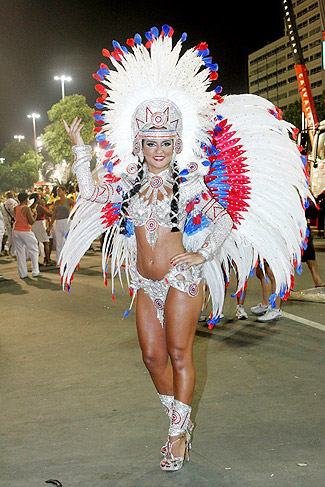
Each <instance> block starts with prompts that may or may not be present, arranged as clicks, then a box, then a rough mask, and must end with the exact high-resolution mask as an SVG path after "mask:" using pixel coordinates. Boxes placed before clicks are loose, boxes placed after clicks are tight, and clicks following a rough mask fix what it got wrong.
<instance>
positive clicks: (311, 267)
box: [307, 260, 324, 286]
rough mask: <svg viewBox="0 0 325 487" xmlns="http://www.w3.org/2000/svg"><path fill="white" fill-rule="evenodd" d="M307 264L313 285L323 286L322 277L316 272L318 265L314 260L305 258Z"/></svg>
mask: <svg viewBox="0 0 325 487" xmlns="http://www.w3.org/2000/svg"><path fill="white" fill-rule="evenodd" d="M307 265H308V268H309V270H310V273H311V277H312V278H313V281H314V285H315V286H324V283H323V281H322V278H321V277H320V275H319V272H318V266H317V261H316V260H307Z"/></svg>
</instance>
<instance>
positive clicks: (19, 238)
mask: <svg viewBox="0 0 325 487" xmlns="http://www.w3.org/2000/svg"><path fill="white" fill-rule="evenodd" d="M21 233H22V235H20V234H21ZM24 233H25V232H19V231H18V230H14V231H13V233H12V238H13V241H14V242H15V246H16V249H17V250H18V251H22V250H24V248H25V242H24V240H23V236H24Z"/></svg>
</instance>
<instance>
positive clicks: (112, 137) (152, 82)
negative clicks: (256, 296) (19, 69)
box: [60, 25, 311, 327]
mask: <svg viewBox="0 0 325 487" xmlns="http://www.w3.org/2000/svg"><path fill="white" fill-rule="evenodd" d="M172 36H173V29H172V28H171V27H169V26H167V25H165V26H163V28H162V31H161V32H159V31H158V29H157V28H156V27H153V28H152V29H151V30H150V31H148V32H146V43H145V44H143V43H142V38H141V36H140V35H139V34H136V35H135V37H134V38H132V39H128V40H127V45H128V46H129V47H126V46H121V45H120V44H119V43H118V42H116V41H113V47H114V50H113V52H110V51H108V50H107V49H103V55H104V56H106V57H108V58H109V59H110V61H111V63H112V69H109V68H108V66H107V65H106V64H104V63H102V64H101V65H100V69H99V70H98V72H97V73H95V74H94V77H95V79H96V80H98V81H99V84H97V85H96V87H95V88H96V90H97V91H98V92H99V94H100V96H99V98H98V99H97V103H96V108H97V110H96V111H95V112H94V118H95V120H96V122H97V123H98V127H97V128H96V129H95V131H96V134H97V136H96V138H97V141H98V143H99V146H100V148H101V153H100V156H99V158H98V161H97V167H96V176H97V179H98V181H97V183H96V184H95V183H94V181H93V176H92V175H91V172H90V169H89V163H90V160H91V146H74V148H73V151H74V153H75V162H74V164H73V171H74V172H75V174H76V175H77V179H78V183H79V188H80V194H81V197H80V199H79V200H78V202H77V203H76V205H75V207H74V209H73V212H72V215H73V219H72V220H71V227H70V232H69V235H68V237H67V240H66V243H65V246H64V249H63V251H62V254H61V270H60V273H61V276H62V281H63V283H64V285H67V287H68V290H69V289H70V283H71V280H72V276H73V272H74V270H75V268H76V267H77V265H78V263H79V261H80V259H81V257H82V256H83V255H84V253H85V252H86V250H87V249H88V248H89V246H90V245H91V243H92V241H93V240H94V239H95V238H97V237H98V236H99V235H101V234H103V233H104V234H105V238H104V245H103V258H102V259H103V260H102V265H103V274H104V279H105V282H107V274H108V271H109V268H108V266H109V261H110V271H111V276H112V293H113V295H114V292H115V291H114V278H115V277H116V276H117V275H118V276H119V278H120V280H121V283H122V287H123V277H122V270H121V269H122V266H123V268H125V276H126V280H127V283H128V287H129V288H130V292H131V294H132V293H133V299H134V296H135V294H136V291H137V289H139V288H140V287H141V288H143V289H144V291H145V292H146V293H148V294H149V296H150V297H151V299H152V301H153V303H154V304H155V306H156V309H157V316H158V318H159V319H160V321H161V323H162V324H163V308H164V303H165V299H166V295H167V292H168V289H169V286H174V287H176V288H177V289H179V290H181V291H182V292H187V293H188V295H189V296H191V295H193V296H195V295H196V294H197V289H198V284H199V283H200V281H201V280H203V281H204V282H205V283H206V285H207V287H208V289H209V292H210V295H211V298H212V313H211V316H210V319H209V322H208V323H209V326H210V327H213V326H214V324H215V323H216V322H217V321H218V319H219V315H220V313H221V311H222V306H223V300H224V295H225V287H226V286H227V283H228V282H229V275H230V272H231V270H232V269H235V271H236V275H237V279H238V288H237V293H239V294H240V293H242V292H243V289H244V288H245V286H246V284H247V279H248V277H249V276H250V275H252V273H253V272H254V267H256V265H257V264H258V263H260V265H261V267H262V269H264V262H265V261H266V262H267V263H268V264H269V266H270V268H271V270H272V271H273V274H274V276H275V280H276V294H275V295H272V296H271V298H270V300H271V303H274V302H275V299H276V297H277V294H279V295H280V296H281V298H283V299H286V298H287V296H288V294H289V292H290V289H291V288H292V285H293V276H294V269H295V268H297V270H298V272H300V270H301V252H302V247H303V246H305V245H306V241H307V238H308V231H307V226H306V220H305V212H304V209H305V206H306V205H307V199H308V198H309V197H311V195H310V193H309V189H308V182H307V179H306V176H307V173H306V170H305V167H304V165H305V162H306V161H305V160H304V159H303V158H301V157H300V153H299V150H298V148H297V146H296V144H295V142H294V141H293V140H292V139H291V138H290V136H289V134H291V135H292V136H293V137H295V136H296V131H295V128H294V127H293V126H292V125H291V124H289V123H287V122H286V121H284V120H282V119H281V114H280V111H279V110H278V109H277V108H276V107H275V106H274V105H273V104H272V103H270V102H269V101H267V100H265V99H263V98H260V97H258V96H255V95H229V96H225V97H222V96H221V95H220V93H221V87H220V86H217V87H216V88H215V89H214V90H212V89H211V84H212V83H213V82H214V81H215V80H216V79H217V76H218V75H217V70H218V66H217V64H215V63H213V61H212V58H211V57H210V54H209V50H208V46H207V44H206V43H201V44H199V45H198V46H196V47H194V48H192V49H189V50H187V51H186V52H185V53H184V54H183V55H181V54H180V53H181V49H182V43H183V42H184V41H185V40H186V35H185V34H183V35H182V37H181V39H180V40H179V41H178V42H177V43H176V45H175V46H173V45H172ZM155 137H159V138H160V139H161V138H164V139H169V138H170V139H172V140H173V150H174V152H173V158H172V162H171V164H170V168H169V169H168V170H167V171H165V172H164V173H161V174H158V175H153V174H150V173H149V172H148V170H147V167H146V164H145V163H144V161H143V154H142V141H143V139H144V138H152V139H154V138H155ZM166 188H167V189H168V188H169V189H171V188H172V189H173V195H172V196H171V197H169V196H168V192H167V190H166ZM135 226H145V228H146V238H147V242H148V243H149V245H150V246H151V248H152V249H154V248H155V245H156V243H157V239H158V238H159V231H158V230H159V227H160V226H164V227H169V228H171V231H172V232H173V231H180V232H182V242H183V246H184V249H185V251H187V252H199V253H200V254H201V255H202V256H203V257H204V259H205V262H204V263H203V264H201V265H198V266H192V268H190V269H188V270H186V271H183V270H182V268H181V267H178V268H176V269H175V268H174V269H170V271H169V272H168V274H167V275H166V276H165V278H164V279H163V280H161V281H151V280H150V279H146V278H145V277H143V276H141V275H140V274H139V272H138V270H137V267H136V259H137V248H136V239H135V233H134V227H135ZM179 274H182V277H183V279H181V280H180V279H178V278H177V277H179ZM133 299H132V302H133ZM131 305H132V303H131ZM128 313H129V310H128V311H126V313H125V315H127V314H128Z"/></svg>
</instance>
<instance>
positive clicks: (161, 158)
mask: <svg viewBox="0 0 325 487" xmlns="http://www.w3.org/2000/svg"><path fill="white" fill-rule="evenodd" d="M164 159H165V156H156V157H154V160H155V161H157V162H161V161H163V160H164Z"/></svg>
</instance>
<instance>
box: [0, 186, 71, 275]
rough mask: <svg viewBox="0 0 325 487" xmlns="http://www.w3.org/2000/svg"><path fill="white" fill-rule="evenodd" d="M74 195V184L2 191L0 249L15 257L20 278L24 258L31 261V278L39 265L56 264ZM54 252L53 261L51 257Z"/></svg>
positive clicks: (24, 268)
mask: <svg viewBox="0 0 325 487" xmlns="http://www.w3.org/2000/svg"><path fill="white" fill-rule="evenodd" d="M77 197H78V187H77V186H76V185H58V186H53V188H52V189H50V187H49V186H44V187H43V186H42V187H39V188H37V191H33V190H32V191H29V192H27V191H22V192H20V193H18V194H16V193H15V192H13V191H6V193H5V194H4V195H3V196H2V197H1V199H0V210H1V211H0V251H1V253H3V254H4V255H10V256H11V257H13V258H15V259H16V260H17V264H18V274H19V277H20V278H21V279H25V278H26V277H27V276H28V272H27V260H28V259H30V260H31V262H32V277H37V276H38V275H39V272H40V271H39V267H40V266H53V265H56V266H58V265H59V264H58V259H59V255H60V252H61V249H62V246H63V243H64V238H65V235H66V234H67V232H68V218H69V214H70V211H71V209H72V208H73V206H74V204H75V202H76V199H77ZM52 251H55V260H52V259H51V254H52Z"/></svg>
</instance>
